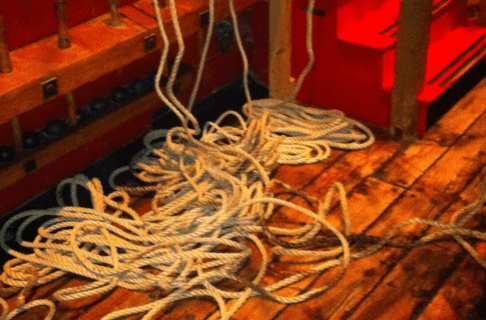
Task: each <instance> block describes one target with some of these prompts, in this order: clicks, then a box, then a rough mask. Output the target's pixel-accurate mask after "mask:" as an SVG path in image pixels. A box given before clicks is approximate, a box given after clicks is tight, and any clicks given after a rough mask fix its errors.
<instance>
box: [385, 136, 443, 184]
mask: <svg viewBox="0 0 486 320" xmlns="http://www.w3.org/2000/svg"><path fill="white" fill-rule="evenodd" d="M446 150H447V148H446V147H442V146H440V145H438V144H437V143H436V142H433V141H426V140H423V141H418V142H416V143H413V144H411V145H410V146H409V147H408V148H407V149H406V150H405V151H404V152H403V154H401V155H399V156H397V157H395V158H394V159H393V160H392V161H391V162H390V164H389V165H387V166H386V167H385V168H384V169H383V172H382V175H381V177H380V178H381V179H382V180H383V181H386V182H389V183H393V184H397V185H400V186H404V187H409V186H410V185H412V184H413V183H414V182H415V180H416V179H417V178H419V177H420V176H421V175H422V174H423V173H424V172H425V171H426V170H427V169H428V168H429V167H430V166H431V165H432V164H433V163H434V162H435V161H436V160H437V159H439V157H440V156H442V155H443V154H444V153H445V152H446Z"/></svg>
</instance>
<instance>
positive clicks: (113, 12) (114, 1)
mask: <svg viewBox="0 0 486 320" xmlns="http://www.w3.org/2000/svg"><path fill="white" fill-rule="evenodd" d="M108 4H109V5H110V22H109V23H108V24H109V25H110V27H113V28H115V27H119V26H121V24H122V23H121V21H120V11H119V6H120V5H119V3H118V0H108Z"/></svg>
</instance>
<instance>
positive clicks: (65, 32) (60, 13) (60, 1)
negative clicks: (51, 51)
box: [54, 0, 71, 49]
mask: <svg viewBox="0 0 486 320" xmlns="http://www.w3.org/2000/svg"><path fill="white" fill-rule="evenodd" d="M54 8H55V9H56V15H57V20H58V24H59V41H58V45H59V48H60V49H68V48H71V41H70V40H69V27H68V24H67V5H66V0H55V2H54Z"/></svg>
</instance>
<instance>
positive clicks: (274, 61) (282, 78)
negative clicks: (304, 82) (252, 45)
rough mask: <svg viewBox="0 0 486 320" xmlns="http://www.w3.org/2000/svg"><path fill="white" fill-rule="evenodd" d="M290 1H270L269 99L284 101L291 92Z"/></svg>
mask: <svg viewBox="0 0 486 320" xmlns="http://www.w3.org/2000/svg"><path fill="white" fill-rule="evenodd" d="M291 4H292V0H270V16H269V19H270V20H269V24H270V33H269V37H270V56H269V75H268V76H269V89H270V97H271V98H274V99H282V100H283V99H285V98H287V97H288V96H289V95H290V94H291V92H292V81H291V67H292V65H291V61H290V59H291V53H292V51H291V45H292V44H291V40H292V35H291V34H292V28H291V27H292V24H291V20H292V19H291V18H292V14H291V7H292V6H291Z"/></svg>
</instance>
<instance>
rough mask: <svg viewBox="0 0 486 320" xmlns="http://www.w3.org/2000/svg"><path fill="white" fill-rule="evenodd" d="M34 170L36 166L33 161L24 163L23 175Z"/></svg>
mask: <svg viewBox="0 0 486 320" xmlns="http://www.w3.org/2000/svg"><path fill="white" fill-rule="evenodd" d="M35 169H37V164H36V163H35V160H34V159H32V160H30V161H27V162H26V163H24V172H25V173H31V172H32V171H35Z"/></svg>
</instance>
